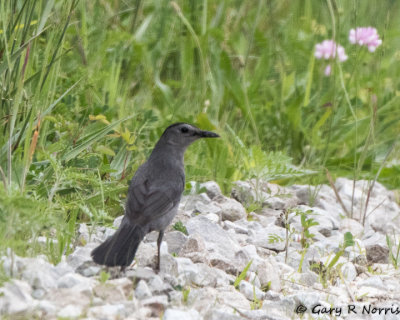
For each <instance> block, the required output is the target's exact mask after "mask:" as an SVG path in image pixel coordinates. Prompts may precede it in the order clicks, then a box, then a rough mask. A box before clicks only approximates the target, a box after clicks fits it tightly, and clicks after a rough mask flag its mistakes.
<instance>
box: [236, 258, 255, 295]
mask: <svg viewBox="0 0 400 320" xmlns="http://www.w3.org/2000/svg"><path fill="white" fill-rule="evenodd" d="M252 262H253V260H250V261H249V263H248V264H247V265H246V266H245V267H244V269H243V271H242V272H241V273H240V274H239V275H238V276H237V278H236V279H235V282H234V283H233V286H234V287H235V288H236V289H238V288H239V284H240V281H242V280H244V279H245V278H246V275H247V271H249V268H250V266H251V264H252Z"/></svg>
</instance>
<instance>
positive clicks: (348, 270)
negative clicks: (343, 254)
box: [341, 262, 357, 281]
mask: <svg viewBox="0 0 400 320" xmlns="http://www.w3.org/2000/svg"><path fill="white" fill-rule="evenodd" d="M341 271H342V274H343V277H344V278H345V279H346V280H347V281H353V280H354V279H355V278H356V277H357V270H356V268H355V267H354V265H353V264H352V263H351V262H348V263H345V264H344V265H343V266H342V268H341Z"/></svg>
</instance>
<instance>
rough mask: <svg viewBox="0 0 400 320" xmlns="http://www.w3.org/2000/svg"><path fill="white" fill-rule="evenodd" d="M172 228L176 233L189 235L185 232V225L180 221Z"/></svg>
mask: <svg viewBox="0 0 400 320" xmlns="http://www.w3.org/2000/svg"><path fill="white" fill-rule="evenodd" d="M172 228H173V229H174V230H176V231H180V232H182V233H183V234H186V235H188V234H189V233H188V231H187V229H186V227H185V225H184V224H183V223H182V221H177V222H176V223H175V224H174V225H173V226H172Z"/></svg>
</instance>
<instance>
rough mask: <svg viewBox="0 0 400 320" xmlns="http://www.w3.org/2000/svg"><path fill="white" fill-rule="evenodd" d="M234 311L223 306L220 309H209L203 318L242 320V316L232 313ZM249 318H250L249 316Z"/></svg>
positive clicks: (211, 319)
mask: <svg viewBox="0 0 400 320" xmlns="http://www.w3.org/2000/svg"><path fill="white" fill-rule="evenodd" d="M234 312H235V311H227V310H225V308H221V309H215V308H214V309H210V310H209V311H208V312H207V314H206V316H205V318H204V319H205V320H243V318H242V317H241V316H239V315H237V314H235V313H234ZM249 319H251V318H249Z"/></svg>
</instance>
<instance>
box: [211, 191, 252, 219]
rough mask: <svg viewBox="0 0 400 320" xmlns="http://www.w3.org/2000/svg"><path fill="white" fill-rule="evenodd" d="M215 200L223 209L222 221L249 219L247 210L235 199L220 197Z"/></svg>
mask: <svg viewBox="0 0 400 320" xmlns="http://www.w3.org/2000/svg"><path fill="white" fill-rule="evenodd" d="M214 200H215V201H216V204H217V205H218V206H219V207H220V208H221V218H222V220H229V221H236V220H240V219H243V218H246V217H247V213H246V209H245V208H244V207H243V205H242V204H241V203H240V202H238V201H236V200H235V199H231V198H227V197H224V196H218V197H216V198H215V199H214Z"/></svg>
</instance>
